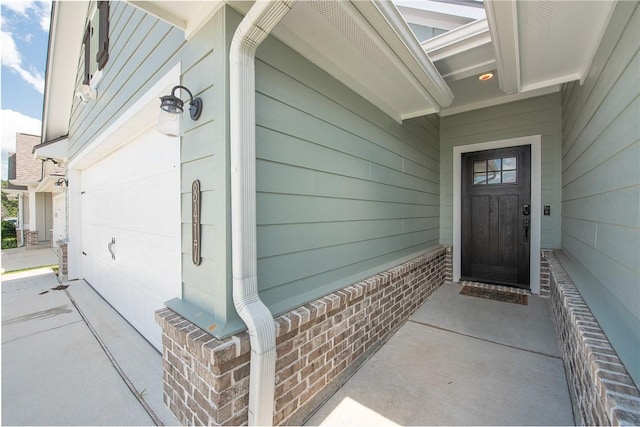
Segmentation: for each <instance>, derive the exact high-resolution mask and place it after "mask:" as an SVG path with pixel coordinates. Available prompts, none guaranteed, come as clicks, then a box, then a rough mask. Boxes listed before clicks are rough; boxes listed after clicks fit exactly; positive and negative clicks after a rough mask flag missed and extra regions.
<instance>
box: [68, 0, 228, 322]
mask: <svg viewBox="0 0 640 427" xmlns="http://www.w3.org/2000/svg"><path fill="white" fill-rule="evenodd" d="M110 9H111V11H110V52H109V61H108V62H107V65H106V67H105V69H104V74H103V77H102V80H101V81H100V83H99V85H98V88H97V92H98V97H97V99H96V100H95V101H91V102H89V103H87V104H86V105H83V104H81V103H80V102H79V100H77V99H76V100H74V104H73V106H72V114H71V120H70V130H69V154H70V157H71V159H73V158H74V157H75V156H77V155H78V153H79V152H80V151H81V150H82V149H83V147H85V146H86V145H87V144H89V143H91V141H93V140H94V139H95V138H97V137H98V136H99V135H100V134H101V133H102V132H104V131H105V130H106V129H107V128H108V127H109V126H110V125H111V124H112V123H114V122H115V121H116V120H117V119H118V118H119V117H120V116H121V115H122V114H123V113H124V112H125V111H126V110H127V109H128V108H129V107H131V106H132V105H133V104H134V103H135V102H136V101H137V100H138V99H139V97H140V96H141V95H142V94H144V93H145V92H147V91H148V90H149V89H150V88H151V87H152V86H153V85H154V84H155V83H156V82H157V81H158V80H159V79H160V78H161V77H163V76H164V75H166V73H167V72H168V71H169V70H170V69H172V68H173V67H174V66H175V65H176V64H177V63H179V62H180V63H181V71H182V77H181V83H182V84H183V85H185V86H187V87H188V88H189V89H190V90H191V91H192V92H193V94H194V96H200V97H201V98H202V99H203V103H204V110H203V113H202V116H201V117H200V119H199V120H198V121H197V122H193V121H191V120H188V119H186V120H185V121H184V125H185V131H186V132H185V135H184V136H183V137H182V140H181V193H182V194H181V198H182V202H181V207H182V215H181V216H182V258H183V260H182V279H183V300H184V301H186V302H188V303H191V304H194V305H196V306H199V307H202V308H204V309H205V310H206V311H207V312H208V313H210V314H212V315H213V317H214V318H215V319H216V321H218V323H219V325H224V324H225V323H228V321H229V319H236V320H237V315H236V313H235V309H234V308H233V303H232V301H231V279H230V270H229V265H230V264H229V262H230V254H229V250H230V249H229V245H227V242H228V241H229V240H230V239H229V235H228V229H229V209H228V205H229V201H228V198H229V191H228V190H229V182H228V175H229V174H228V169H229V167H228V144H227V140H228V136H227V133H228V129H227V124H226V122H227V114H228V113H227V111H228V107H227V98H228V97H227V95H226V94H227V78H228V77H227V72H226V70H227V68H228V66H227V57H228V44H229V43H230V36H229V35H228V34H227V30H228V29H227V24H226V21H225V19H226V12H225V10H226V8H223V9H222V10H221V11H220V12H219V13H217V14H216V15H215V16H214V17H213V18H212V19H211V20H210V21H209V22H208V23H207V24H206V25H205V26H204V27H203V28H202V29H201V30H200V31H199V32H198V33H197V34H195V35H194V36H193V37H192V38H191V39H190V40H188V41H186V40H185V38H184V33H183V32H182V31H181V30H179V29H177V28H174V27H173V26H171V25H169V24H167V23H165V22H163V21H161V20H159V19H156V18H155V17H153V16H151V15H149V14H147V13H145V12H143V11H141V10H139V9H137V8H135V7H133V6H130V5H128V4H127V3H126V2H112V3H111V8H110ZM233 28H234V29H235V26H234V27H233ZM82 69H83V65H82V58H80V59H79V64H78V77H77V80H76V82H77V84H80V82H81V79H82ZM178 143H180V141H179V140H177V139H176V144H178ZM194 179H199V180H200V182H201V185H202V240H203V244H202V248H201V254H202V258H203V259H202V264H201V265H200V266H195V265H194V264H193V263H192V261H191V241H190V239H191V183H192V181H193V180H194Z"/></svg>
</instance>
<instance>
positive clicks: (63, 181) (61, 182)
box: [55, 178, 69, 187]
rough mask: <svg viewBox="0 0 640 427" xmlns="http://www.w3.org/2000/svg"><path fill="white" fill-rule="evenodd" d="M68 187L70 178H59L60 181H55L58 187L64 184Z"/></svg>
mask: <svg viewBox="0 0 640 427" xmlns="http://www.w3.org/2000/svg"><path fill="white" fill-rule="evenodd" d="M63 185H64V186H65V187H68V186H69V180H68V179H67V178H59V179H58V181H57V182H56V183H55V186H56V187H62V186H63Z"/></svg>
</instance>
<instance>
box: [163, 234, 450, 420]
mask: <svg viewBox="0 0 640 427" xmlns="http://www.w3.org/2000/svg"><path fill="white" fill-rule="evenodd" d="M445 253H446V250H445V248H443V247H440V246H438V247H437V248H435V249H433V250H432V251H430V252H429V253H427V254H425V255H423V256H420V257H418V258H415V259H413V260H411V261H409V262H406V263H404V264H401V265H399V266H397V267H394V268H392V269H390V270H387V271H385V272H382V273H380V274H377V275H375V276H373V277H370V278H368V279H366V280H363V281H361V282H358V283H356V284H353V285H351V286H348V287H346V288H344V289H341V290H338V291H336V292H334V293H331V294H329V295H327V296H325V297H323V298H320V299H318V300H315V301H312V302H310V303H308V304H305V305H304V306H302V307H299V308H297V309H295V310H292V311H290V312H288V313H285V314H284V315H282V316H279V317H277V318H276V319H275V322H276V334H277V362H276V389H275V402H274V420H273V422H274V424H275V425H280V424H301V423H302V422H303V421H304V420H305V419H306V418H307V416H308V415H309V414H310V413H311V412H312V411H313V410H314V409H315V408H316V407H317V406H318V405H320V404H321V403H322V402H323V401H324V399H325V398H326V397H328V396H329V395H330V394H331V393H333V392H334V391H336V390H337V389H338V388H339V387H340V386H341V385H342V384H343V383H344V382H345V381H346V380H347V379H348V378H349V376H350V375H351V374H352V373H353V372H355V370H356V369H357V368H358V367H359V366H360V365H361V364H362V363H363V362H364V361H365V360H366V359H367V358H368V357H369V355H371V354H372V353H373V352H374V351H375V350H376V349H377V348H378V347H379V346H380V345H382V344H383V343H384V342H385V341H386V340H387V339H388V338H389V337H390V336H391V335H392V334H393V333H394V332H395V331H396V330H397V329H398V328H399V327H400V326H401V325H402V324H403V323H404V322H405V321H406V320H407V319H408V318H409V316H410V315H411V313H413V312H414V311H415V310H416V309H417V308H418V307H420V305H422V303H423V302H424V301H425V300H426V299H427V298H428V297H429V296H431V294H432V293H433V292H434V291H435V290H436V289H437V288H438V287H440V286H441V285H442V284H443V283H444V280H445ZM156 320H157V322H158V323H159V324H160V326H161V327H162V331H163V336H162V342H163V351H162V358H163V368H164V372H163V380H164V401H165V404H166V405H167V406H168V407H169V408H170V409H171V411H172V412H173V413H174V414H175V416H176V417H177V419H178V421H180V422H181V423H182V424H183V425H194V424H199V425H206V424H213V425H240V424H246V423H247V411H248V399H249V398H248V393H249V357H250V344H249V336H248V335H247V333H246V332H243V333H240V334H237V335H234V336H231V337H229V338H226V339H224V340H218V339H215V338H213V337H212V336H211V335H209V334H208V333H207V332H205V331H203V330H202V329H200V328H198V327H197V326H195V325H194V324H192V323H191V322H189V321H187V320H186V319H184V318H183V317H181V316H179V315H178V314H176V313H175V312H173V311H171V310H169V309H163V310H160V311H158V312H157V313H156Z"/></svg>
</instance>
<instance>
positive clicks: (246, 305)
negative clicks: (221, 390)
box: [229, 0, 295, 425]
mask: <svg viewBox="0 0 640 427" xmlns="http://www.w3.org/2000/svg"><path fill="white" fill-rule="evenodd" d="M294 3H295V0H279V1H264V0H258V1H256V3H255V4H254V5H253V6H252V7H251V9H250V10H249V12H248V13H247V15H246V16H245V17H244V19H243V20H242V22H241V23H240V25H239V26H238V28H237V29H236V32H235V34H234V36H233V41H232V42H231V50H230V52H229V108H230V111H229V114H230V116H229V121H230V136H231V150H230V151H231V241H232V245H233V247H232V259H233V262H232V268H233V302H234V304H235V307H236V310H237V311H238V314H239V315H240V318H241V319H242V320H243V321H244V322H245V323H246V324H247V328H248V333H249V337H250V340H251V361H250V379H249V425H272V424H273V406H274V403H273V402H274V392H275V371H276V329H275V323H274V321H273V316H272V315H271V312H270V311H269V309H268V308H267V306H266V305H265V304H264V303H263V302H262V300H260V296H259V295H258V279H257V269H258V267H257V249H256V246H257V243H256V155H255V153H256V135H255V128H256V126H255V124H256V104H255V54H256V50H257V48H258V46H259V45H260V43H262V42H263V41H264V39H266V38H267V36H268V35H269V33H270V32H271V31H272V30H273V28H274V27H275V26H276V25H277V24H278V22H279V21H280V19H282V17H284V16H285V15H286V14H287V12H289V10H291V8H292V7H293V4H294Z"/></svg>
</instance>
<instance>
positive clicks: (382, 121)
mask: <svg viewBox="0 0 640 427" xmlns="http://www.w3.org/2000/svg"><path fill="white" fill-rule="evenodd" d="M257 58H258V59H257V63H256V104H257V106H256V111H257V117H256V120H257V129H256V141H257V154H256V155H257V165H256V166H257V210H258V212H257V215H258V217H257V220H258V235H257V236H258V283H259V287H260V294H261V297H262V298H263V299H264V301H265V302H266V303H267V305H268V306H269V308H270V309H271V311H272V312H273V313H274V314H277V313H281V312H284V311H286V310H289V309H291V308H294V307H296V306H298V305H300V304H303V303H305V302H307V301H309V300H311V299H313V298H317V297H320V296H322V295H324V294H326V293H328V292H331V291H333V290H335V289H338V288H340V287H344V286H346V285H348V284H350V283H353V282H355V281H357V280H360V279H363V278H366V277H368V276H370V275H373V274H375V273H377V272H379V271H381V270H384V269H385V268H388V267H389V266H390V265H395V264H397V263H400V262H401V261H402V260H403V259H406V258H407V257H411V256H414V255H416V254H417V253H419V252H420V251H422V250H424V249H427V248H429V247H430V246H433V245H435V244H437V243H438V234H439V219H438V217H439V208H438V205H439V188H440V184H439V181H440V170H439V157H440V153H439V120H438V118H437V117H436V116H430V117H422V118H418V119H413V120H408V121H405V122H404V124H402V125H400V124H398V123H396V122H395V121H393V120H392V119H391V118H390V117H388V116H387V115H385V114H384V113H382V112H381V111H380V110H378V109H377V108H376V107H374V106H373V105H371V104H369V103H368V102H367V101H366V100H364V99H363V98H361V97H359V96H358V95H357V94H355V93H354V92H352V91H351V90H350V89H349V88H347V87H345V86H344V85H342V84H341V83H339V82H338V81H336V80H335V79H333V78H332V77H331V76H329V75H328V74H326V73H325V72H324V71H322V70H320V69H319V68H318V67H316V66H315V65H313V64H312V63H310V62H309V61H307V60H306V59H304V58H303V57H301V56H300V55H299V54H297V53H296V52H294V51H293V50H291V49H290V48H288V47H287V46H285V45H284V44H282V43H281V42H279V41H278V40H276V39H275V38H273V37H270V38H269V39H267V40H266V41H265V42H264V43H263V45H261V46H260V49H259V51H258V55H257Z"/></svg>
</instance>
